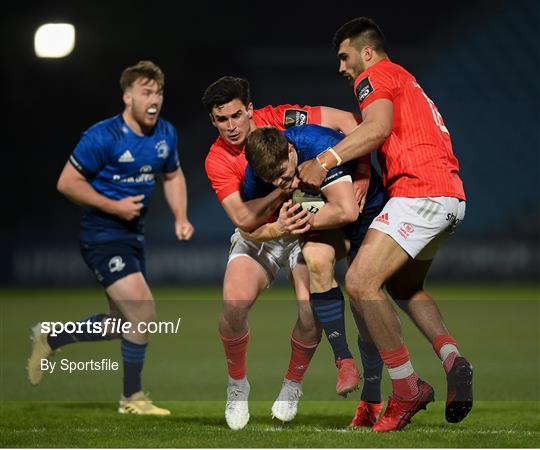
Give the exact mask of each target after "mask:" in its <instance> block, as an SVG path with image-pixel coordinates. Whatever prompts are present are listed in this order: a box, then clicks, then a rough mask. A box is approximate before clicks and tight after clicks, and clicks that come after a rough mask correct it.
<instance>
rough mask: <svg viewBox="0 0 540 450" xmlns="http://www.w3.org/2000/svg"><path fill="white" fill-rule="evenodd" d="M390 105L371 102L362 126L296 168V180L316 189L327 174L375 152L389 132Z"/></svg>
mask: <svg viewBox="0 0 540 450" xmlns="http://www.w3.org/2000/svg"><path fill="white" fill-rule="evenodd" d="M393 120H394V112H393V104H392V102H391V101H390V100H387V99H378V100H375V101H374V102H373V103H372V104H371V105H369V106H367V107H366V108H365V109H364V111H363V122H362V123H361V124H360V125H358V126H357V127H356V128H355V129H354V130H353V131H352V132H351V133H350V134H349V135H348V136H346V137H345V138H344V139H343V140H342V141H341V142H339V143H338V144H336V145H335V146H334V147H333V148H332V149H328V150H326V151H324V152H323V153H321V154H320V155H319V156H318V157H317V158H316V160H310V161H306V162H305V163H303V164H301V165H300V166H299V168H298V171H299V176H300V179H301V180H302V181H303V182H304V183H305V184H306V185H307V186H309V187H311V188H315V189H316V188H318V187H319V186H320V185H321V183H322V182H323V180H324V178H325V177H326V174H327V173H328V170H330V169H333V168H334V167H336V166H338V165H340V164H342V163H344V162H347V161H350V160H351V159H355V158H359V157H361V156H364V155H368V154H370V153H371V152H372V151H373V150H374V149H377V148H379V147H380V146H381V145H382V144H383V143H384V141H385V140H386V138H387V137H388V136H390V134H391V132H392V125H393Z"/></svg>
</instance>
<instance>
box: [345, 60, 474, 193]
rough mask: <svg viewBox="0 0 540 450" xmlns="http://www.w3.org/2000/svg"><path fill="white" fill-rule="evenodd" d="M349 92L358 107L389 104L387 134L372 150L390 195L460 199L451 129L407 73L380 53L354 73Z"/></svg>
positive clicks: (457, 170) (456, 162)
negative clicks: (390, 118) (378, 58)
mask: <svg viewBox="0 0 540 450" xmlns="http://www.w3.org/2000/svg"><path fill="white" fill-rule="evenodd" d="M354 91H355V94H356V98H357V100H358V105H359V106H360V110H362V111H363V110H364V109H365V108H366V107H367V106H369V105H370V104H371V103H373V102H374V101H375V100H378V99H383V98H384V99H388V100H390V101H391V102H392V103H393V108H394V124H393V127H392V133H391V134H390V136H389V137H388V138H387V139H386V141H385V142H384V144H383V146H382V149H380V150H379V151H378V152H377V154H378V160H379V164H380V166H381V171H382V175H383V182H384V186H385V188H386V189H387V191H388V195H389V197H438V196H444V197H455V198H458V199H460V200H465V193H464V191H463V183H462V181H461V178H460V177H459V163H458V161H457V158H456V157H455V155H454V153H453V151H452V143H451V141H450V134H449V133H448V130H447V129H446V127H445V126H444V122H443V119H442V117H441V115H440V113H439V111H438V110H437V107H436V106H435V104H434V103H433V102H432V101H431V100H430V98H429V97H428V96H427V95H426V94H425V92H424V91H423V90H422V88H421V87H420V86H419V85H418V83H417V82H416V79H415V78H414V77H413V76H412V75H411V74H410V73H409V72H407V71H406V70H405V69H404V68H403V67H401V66H399V65H397V64H394V63H393V62H391V61H390V60H389V59H387V58H385V59H383V60H382V61H380V62H378V63H377V64H375V65H373V66H371V67H370V68H369V69H367V70H365V71H364V72H362V73H361V74H360V75H359V76H358V78H357V79H356V81H355V83H354Z"/></svg>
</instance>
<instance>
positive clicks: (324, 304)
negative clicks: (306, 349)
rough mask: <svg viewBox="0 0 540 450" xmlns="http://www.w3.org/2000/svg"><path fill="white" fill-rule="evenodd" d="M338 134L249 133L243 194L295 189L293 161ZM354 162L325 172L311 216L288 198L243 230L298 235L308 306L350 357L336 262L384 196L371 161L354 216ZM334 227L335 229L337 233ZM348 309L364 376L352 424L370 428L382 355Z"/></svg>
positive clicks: (315, 130) (260, 235)
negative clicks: (268, 217)
mask: <svg viewBox="0 0 540 450" xmlns="http://www.w3.org/2000/svg"><path fill="white" fill-rule="evenodd" d="M343 138H344V135H343V134H341V133H339V132H336V131H334V130H331V129H328V128H325V127H321V126H318V125H303V126H299V127H294V128H290V129H288V130H286V131H284V132H280V131H279V130H277V129H276V128H273V127H265V128H260V129H258V130H255V131H253V132H252V133H251V134H250V135H249V137H248V140H247V144H246V158H247V160H248V162H249V165H248V167H247V168H246V176H245V178H244V183H243V189H244V193H245V196H246V198H248V199H250V198H255V197H258V196H260V195H265V192H266V191H267V190H270V189H273V188H274V187H275V186H278V187H280V188H281V189H283V190H292V189H294V188H296V187H298V184H299V180H298V177H297V167H298V165H299V164H301V163H303V162H304V161H307V160H311V159H313V158H316V157H317V155H319V154H320V153H322V152H324V151H325V150H326V149H327V148H328V147H329V146H332V145H336V144H337V143H338V142H339V141H341V139H343ZM356 166H357V162H356V161H352V164H351V163H349V164H344V165H341V166H339V167H336V168H335V169H333V170H331V171H329V172H328V174H327V176H326V179H325V181H324V182H323V184H322V187H321V191H322V194H323V195H324V196H325V197H326V203H325V205H324V206H323V207H322V208H321V209H320V210H319V211H318V212H317V213H316V214H311V213H309V212H308V211H305V210H303V211H300V212H298V211H297V208H298V205H293V204H292V203H291V202H290V201H289V202H287V203H286V204H285V205H284V206H283V208H282V209H281V212H280V217H279V219H278V220H277V221H276V222H273V223H269V224H265V225H263V226H261V227H260V228H258V229H257V230H255V231H254V232H252V233H251V234H250V235H249V237H250V238H251V239H254V240H259V241H264V240H266V239H270V238H275V237H276V236H283V235H288V234H295V235H300V236H301V238H302V241H303V242H302V253H303V255H304V258H305V260H306V263H307V265H308V268H309V276H310V300H311V304H312V308H313V311H314V314H315V315H316V317H317V319H318V321H319V322H320V323H321V325H322V326H323V328H324V332H325V334H326V336H327V338H328V340H329V342H330V343H331V345H332V348H333V350H334V356H335V357H336V359H340V358H351V356H350V352H349V350H348V348H347V341H346V336H345V322H344V315H343V314H344V298H343V294H342V292H341V290H340V288H339V286H338V283H337V281H336V279H335V276H334V267H335V263H336V261H337V260H338V259H340V258H341V257H343V256H345V254H346V246H347V244H348V243H350V248H349V250H348V256H349V261H352V260H353V259H354V257H355V256H356V253H357V251H358V249H359V247H360V244H361V242H362V240H363V238H364V236H365V234H366V232H367V229H368V227H369V225H370V224H371V222H372V221H373V219H374V218H375V217H377V215H378V214H379V212H380V210H381V209H382V207H383V205H384V202H385V194H384V191H383V188H382V181H381V179H380V176H379V174H378V173H377V172H376V171H375V169H374V168H373V167H371V169H370V170H371V176H370V185H369V188H368V191H367V195H366V200H365V204H364V206H363V209H362V210H361V214H359V212H360V208H359V205H358V202H357V200H356V199H355V196H354V190H353V185H352V177H353V175H354V173H355V170H356ZM336 228H341V229H342V232H343V233H342V232H339V231H338V230H335V229H336ZM314 230H316V231H314ZM345 238H346V239H345ZM347 241H348V243H347ZM353 313H354V316H355V321H356V322H357V325H358V328H359V332H360V336H361V338H360V339H359V347H360V349H361V352H360V353H361V357H362V363H363V366H364V378H365V382H364V386H363V390H362V395H361V402H360V405H359V407H358V410H357V415H356V416H355V418H354V419H353V422H352V423H351V425H353V426H372V425H373V423H375V421H376V419H377V417H378V415H379V413H380V412H381V410H382V399H381V393H380V380H381V372H382V360H381V359H380V356H379V354H378V352H377V351H376V349H375V346H374V345H373V343H372V342H371V339H370V337H369V333H368V332H367V329H366V327H365V325H364V323H363V320H362V318H361V316H360V314H357V313H356V311H355V310H354V309H353ZM362 337H363V338H362Z"/></svg>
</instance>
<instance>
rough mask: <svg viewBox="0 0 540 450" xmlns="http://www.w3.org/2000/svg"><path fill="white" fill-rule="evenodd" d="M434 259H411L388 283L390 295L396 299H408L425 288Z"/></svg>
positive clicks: (387, 287)
mask: <svg viewBox="0 0 540 450" xmlns="http://www.w3.org/2000/svg"><path fill="white" fill-rule="evenodd" d="M432 262H433V260H417V259H410V260H409V261H407V263H406V264H405V265H404V266H403V267H402V268H401V269H400V270H398V271H397V272H396V273H395V274H394V275H393V276H392V277H391V278H390V279H389V280H388V282H387V283H386V289H387V291H388V293H389V294H390V296H391V297H392V298H393V299H394V300H396V301H399V300H408V299H410V298H411V297H412V296H413V295H414V294H416V293H417V292H419V291H421V290H423V289H424V283H425V281H426V277H427V274H428V272H429V269H430V267H431V263H432Z"/></svg>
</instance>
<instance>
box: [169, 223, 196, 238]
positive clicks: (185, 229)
mask: <svg viewBox="0 0 540 450" xmlns="http://www.w3.org/2000/svg"><path fill="white" fill-rule="evenodd" d="M174 227H175V231H176V237H177V238H178V239H179V240H180V241H189V240H190V239H191V236H193V233H194V231H195V228H193V225H191V223H190V222H189V220H187V219H184V220H177V221H176V223H175V224H174Z"/></svg>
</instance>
